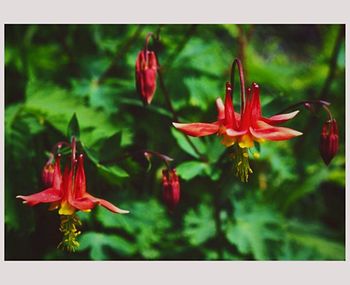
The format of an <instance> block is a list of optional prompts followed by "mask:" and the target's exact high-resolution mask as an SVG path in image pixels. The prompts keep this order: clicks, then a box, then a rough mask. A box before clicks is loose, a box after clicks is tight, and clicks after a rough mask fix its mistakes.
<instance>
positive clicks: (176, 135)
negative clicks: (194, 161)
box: [171, 128, 206, 158]
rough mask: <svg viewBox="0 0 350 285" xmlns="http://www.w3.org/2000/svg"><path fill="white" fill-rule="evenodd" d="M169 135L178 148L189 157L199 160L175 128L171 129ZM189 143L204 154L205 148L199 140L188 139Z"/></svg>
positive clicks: (182, 135) (183, 136)
mask: <svg viewBox="0 0 350 285" xmlns="http://www.w3.org/2000/svg"><path fill="white" fill-rule="evenodd" d="M171 133H172V135H173V137H174V138H175V139H176V142H177V144H178V145H179V147H180V148H181V149H182V150H184V151H185V152H187V153H188V154H189V155H191V156H193V157H195V158H199V155H198V154H197V153H196V151H195V150H194V149H193V147H192V146H191V145H190V143H189V142H188V141H187V139H186V137H185V135H184V134H183V133H181V132H179V131H177V130H176V129H175V128H172V129H171ZM188 138H189V139H190V140H191V142H192V143H193V144H194V145H195V146H196V147H197V149H198V150H199V152H200V153H205V150H206V146H205V144H204V143H203V142H202V141H201V140H200V139H199V138H191V137H188Z"/></svg>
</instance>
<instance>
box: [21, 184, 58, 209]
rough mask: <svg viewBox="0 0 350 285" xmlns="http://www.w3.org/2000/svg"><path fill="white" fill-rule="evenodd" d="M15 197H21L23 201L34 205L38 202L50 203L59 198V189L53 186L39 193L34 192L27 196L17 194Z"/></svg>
mask: <svg viewBox="0 0 350 285" xmlns="http://www.w3.org/2000/svg"><path fill="white" fill-rule="evenodd" d="M16 198H20V199H23V200H24V201H23V203H26V204H28V205H30V206H34V205H36V204H39V203H51V202H56V201H59V200H61V195H60V191H59V190H57V189H54V188H48V189H46V190H44V191H41V192H39V193H35V194H32V195H28V196H22V195H20V196H17V197H16Z"/></svg>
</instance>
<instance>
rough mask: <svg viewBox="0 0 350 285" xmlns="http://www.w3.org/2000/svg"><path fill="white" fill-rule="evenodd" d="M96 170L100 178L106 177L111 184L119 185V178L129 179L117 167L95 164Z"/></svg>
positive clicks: (124, 172)
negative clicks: (100, 175)
mask: <svg viewBox="0 0 350 285" xmlns="http://www.w3.org/2000/svg"><path fill="white" fill-rule="evenodd" d="M97 168H98V170H99V172H100V173H101V174H102V176H104V177H106V178H107V179H108V180H109V181H110V182H112V183H114V182H116V183H119V182H120V178H125V177H129V174H128V173H127V172H126V171H125V170H124V169H122V168H121V167H119V166H117V165H112V166H105V165H102V164H97Z"/></svg>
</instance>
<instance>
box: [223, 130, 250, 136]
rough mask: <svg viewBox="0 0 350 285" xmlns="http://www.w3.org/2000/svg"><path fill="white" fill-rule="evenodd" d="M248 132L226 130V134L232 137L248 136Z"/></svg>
mask: <svg viewBox="0 0 350 285" xmlns="http://www.w3.org/2000/svg"><path fill="white" fill-rule="evenodd" d="M246 133H247V131H246V130H244V131H236V130H234V129H226V134H227V135H228V136H230V137H237V136H241V135H244V134H246Z"/></svg>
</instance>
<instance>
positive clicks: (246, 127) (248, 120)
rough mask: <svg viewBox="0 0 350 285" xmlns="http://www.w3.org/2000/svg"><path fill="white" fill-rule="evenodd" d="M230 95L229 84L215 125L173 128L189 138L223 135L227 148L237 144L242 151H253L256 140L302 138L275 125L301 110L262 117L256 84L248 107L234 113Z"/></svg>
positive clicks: (218, 102) (219, 99) (193, 124)
mask: <svg viewBox="0 0 350 285" xmlns="http://www.w3.org/2000/svg"><path fill="white" fill-rule="evenodd" d="M231 94H232V89H231V85H230V83H226V98H225V104H223V102H222V100H221V98H218V99H217V100H216V107H217V111H218V120H217V121H215V122H213V123H191V124H180V123H173V125H174V126H175V128H177V129H179V130H180V131H182V132H183V133H185V134H187V135H189V136H194V137H201V136H207V135H211V134H218V135H220V136H223V140H222V143H223V144H224V145H225V146H227V147H228V146H231V145H233V144H234V143H235V142H237V143H238V144H239V146H240V147H241V148H250V147H253V146H254V141H257V142H264V141H266V140H270V141H280V140H288V139H291V138H293V137H296V136H300V135H302V133H300V132H298V131H295V130H293V129H289V128H285V127H276V126H275V125H276V124H279V123H283V122H285V121H288V120H290V119H292V118H293V117H295V115H296V114H297V113H298V112H299V111H295V112H292V113H288V114H281V115H275V116H272V117H270V118H265V117H263V116H262V112H261V105H260V90H259V86H258V85H257V84H256V83H253V84H252V87H251V88H248V89H247V96H246V104H245V106H244V108H242V111H241V113H240V114H239V113H236V112H235V111H234V107H233V103H232V95H231Z"/></svg>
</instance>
